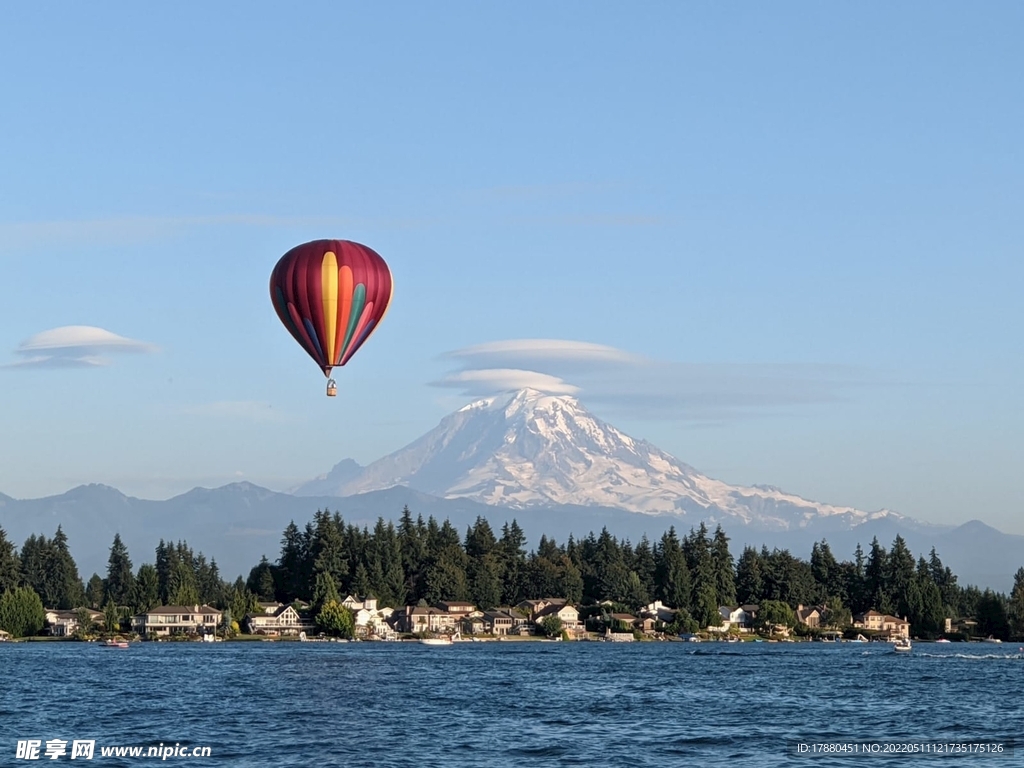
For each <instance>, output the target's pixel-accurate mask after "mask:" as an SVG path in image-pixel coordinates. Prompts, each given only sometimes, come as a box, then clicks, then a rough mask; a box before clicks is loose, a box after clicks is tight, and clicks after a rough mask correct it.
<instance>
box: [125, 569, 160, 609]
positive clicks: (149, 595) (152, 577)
mask: <svg viewBox="0 0 1024 768" xmlns="http://www.w3.org/2000/svg"><path fill="white" fill-rule="evenodd" d="M131 603H132V606H133V607H134V608H135V610H136V611H137V612H139V613H145V612H146V611H150V610H152V609H153V608H155V607H156V606H158V605H160V581H159V577H158V576H157V573H156V567H155V566H154V565H152V564H150V563H143V564H142V565H140V566H139V570H138V573H136V575H135V591H134V593H133V595H132V600H131Z"/></svg>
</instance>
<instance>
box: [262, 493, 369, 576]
mask: <svg viewBox="0 0 1024 768" xmlns="http://www.w3.org/2000/svg"><path fill="white" fill-rule="evenodd" d="M314 519H315V521H316V526H315V533H314V537H313V542H312V550H311V554H312V556H313V578H314V581H315V580H316V578H317V577H318V576H319V575H320V574H322V573H323V574H327V576H329V577H330V578H331V579H332V580H333V581H334V586H335V589H336V590H337V591H339V592H340V591H341V590H342V589H344V588H345V586H346V585H347V581H348V576H349V564H348V552H347V551H346V549H345V540H344V538H343V536H342V532H341V530H340V517H339V518H333V517H331V515H330V513H329V512H327V511H326V510H325V511H323V512H317V513H316V517H315V518H314ZM253 591H255V590H253Z"/></svg>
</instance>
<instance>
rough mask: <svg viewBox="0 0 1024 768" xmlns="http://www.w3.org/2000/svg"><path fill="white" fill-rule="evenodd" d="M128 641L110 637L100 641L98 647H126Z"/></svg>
mask: <svg viewBox="0 0 1024 768" xmlns="http://www.w3.org/2000/svg"><path fill="white" fill-rule="evenodd" d="M127 647H128V641H127V640H121V639H120V638H111V639H110V640H104V641H103V642H102V643H100V648H127Z"/></svg>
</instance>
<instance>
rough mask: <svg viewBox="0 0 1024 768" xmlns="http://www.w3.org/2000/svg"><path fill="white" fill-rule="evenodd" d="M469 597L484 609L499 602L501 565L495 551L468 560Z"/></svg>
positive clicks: (493, 606) (492, 606)
mask: <svg viewBox="0 0 1024 768" xmlns="http://www.w3.org/2000/svg"><path fill="white" fill-rule="evenodd" d="M468 575H469V592H470V594H469V599H470V600H471V601H472V602H473V604H474V605H476V607H477V608H479V609H480V610H483V611H486V610H489V609H491V608H495V607H497V606H498V605H500V604H501V591H502V583H501V582H502V566H501V560H500V559H499V557H498V555H497V553H495V552H493V551H492V552H488V553H487V554H485V555H482V556H480V557H479V558H477V559H475V560H471V561H470V571H469V574H468Z"/></svg>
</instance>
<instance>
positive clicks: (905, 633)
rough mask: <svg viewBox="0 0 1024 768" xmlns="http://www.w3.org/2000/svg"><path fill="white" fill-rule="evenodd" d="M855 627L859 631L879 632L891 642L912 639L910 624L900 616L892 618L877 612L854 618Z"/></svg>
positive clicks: (871, 611) (861, 614) (865, 613)
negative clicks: (899, 639)
mask: <svg viewBox="0 0 1024 768" xmlns="http://www.w3.org/2000/svg"><path fill="white" fill-rule="evenodd" d="M853 626H854V627H855V628H857V629H866V630H869V631H871V632H877V633H879V634H880V635H882V636H884V637H887V638H889V639H890V640H895V639H898V638H909V637H910V622H909V621H907V619H906V618H905V617H904V618H902V619H901V618H899V617H898V616H890V615H888V614H884V613H879V612H878V611H876V610H870V611H866V612H864V613H860V614H858V615H856V616H854V617H853Z"/></svg>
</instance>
